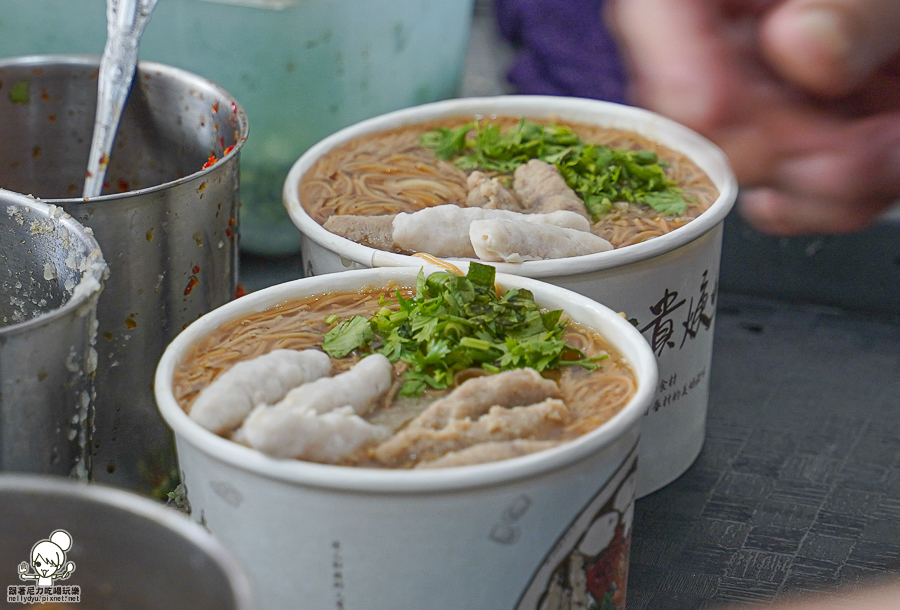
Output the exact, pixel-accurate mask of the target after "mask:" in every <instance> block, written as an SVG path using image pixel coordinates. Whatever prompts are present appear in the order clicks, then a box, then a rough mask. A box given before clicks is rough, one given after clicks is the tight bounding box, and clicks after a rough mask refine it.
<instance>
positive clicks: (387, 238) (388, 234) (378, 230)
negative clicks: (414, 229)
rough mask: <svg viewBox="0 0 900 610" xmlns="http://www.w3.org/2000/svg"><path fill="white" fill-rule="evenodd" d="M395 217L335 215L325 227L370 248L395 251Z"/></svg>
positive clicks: (390, 215)
mask: <svg viewBox="0 0 900 610" xmlns="http://www.w3.org/2000/svg"><path fill="white" fill-rule="evenodd" d="M394 216H396V214H385V215H383V216H355V215H353V214H335V215H334V216H330V217H329V218H328V220H326V221H325V224H324V225H323V226H324V227H325V228H326V229H328V230H329V231H331V232H332V233H336V234H338V235H340V236H341V237H346V238H347V239H349V240H351V241H355V242H357V243H360V244H362V245H364V246H369V247H370V248H378V249H380V250H394V249H395V246H394V238H393V233H394V225H393V221H394Z"/></svg>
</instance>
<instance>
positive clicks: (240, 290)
mask: <svg viewBox="0 0 900 610" xmlns="http://www.w3.org/2000/svg"><path fill="white" fill-rule="evenodd" d="M246 294H247V291H246V290H244V285H243V284H238V285H237V286H236V287H235V289H234V298H236V299H239V298H241V297H242V296H245V295H246Z"/></svg>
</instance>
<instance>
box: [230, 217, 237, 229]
mask: <svg viewBox="0 0 900 610" xmlns="http://www.w3.org/2000/svg"><path fill="white" fill-rule="evenodd" d="M236 224H237V220H235V218H234V216H232V217H231V218H229V219H228V226H229V227H233V226H234V225H236Z"/></svg>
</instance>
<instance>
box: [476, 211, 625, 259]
mask: <svg viewBox="0 0 900 610" xmlns="http://www.w3.org/2000/svg"><path fill="white" fill-rule="evenodd" d="M469 241H470V243H471V244H472V248H473V249H474V250H475V254H477V255H478V258H480V259H481V260H483V261H493V262H506V263H522V262H525V261H534V260H547V259H554V258H566V257H569V256H582V255H585V254H594V253H596V252H605V251H607V250H612V249H613V246H612V244H611V243H609V242H608V241H606V240H605V239H603V238H602V237H598V236H596V235H594V234H593V233H589V232H587V231H577V230H575V229H566V228H564V227H557V226H553V225H546V224H545V225H537V226H535V225H530V224H526V223H524V222H517V221H511V220H506V219H502V218H487V219H484V220H477V221H475V222H473V223H472V224H471V225H469Z"/></svg>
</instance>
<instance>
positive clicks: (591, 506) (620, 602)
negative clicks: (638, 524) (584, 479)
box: [517, 448, 637, 610]
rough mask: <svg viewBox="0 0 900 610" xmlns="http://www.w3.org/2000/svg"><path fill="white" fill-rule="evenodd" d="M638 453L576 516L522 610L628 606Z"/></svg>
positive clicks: (590, 609) (633, 453) (603, 609)
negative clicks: (626, 597) (626, 602)
mask: <svg viewBox="0 0 900 610" xmlns="http://www.w3.org/2000/svg"><path fill="white" fill-rule="evenodd" d="M636 473H637V451H636V448H635V449H634V450H632V451H631V453H630V454H629V455H628V457H627V458H626V459H625V461H624V462H623V463H622V466H621V467H620V468H619V470H618V471H617V472H616V473H615V474H614V475H613V477H612V478H611V479H610V481H609V482H608V483H607V484H606V485H604V486H603V489H601V490H600V492H599V493H598V494H597V495H596V496H595V497H594V499H593V500H591V502H590V503H588V505H587V506H586V507H585V508H584V510H582V512H581V514H579V515H578V517H576V519H575V521H574V522H573V523H572V525H571V527H570V528H569V529H568V530H567V531H566V532H565V533H564V534H563V536H562V537H561V538H560V540H559V541H558V542H557V543H556V545H555V546H554V548H553V550H552V551H550V553H549V554H548V555H547V558H546V559H545V560H544V562H543V565H541V567H540V568H539V569H538V570H537V572H536V573H535V576H534V578H533V579H532V581H531V584H530V585H529V587H528V589H527V590H526V591H525V594H524V595H523V596H522V599H521V600H520V602H519V604H518V606H517V610H526V609H527V610H533V609H535V610H536V609H538V608H539V609H540V610H570V609H573V608H584V609H585V610H625V589H626V585H627V579H628V557H629V549H630V546H631V524H632V520H633V518H634V492H635V486H636V480H637V476H636Z"/></svg>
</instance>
